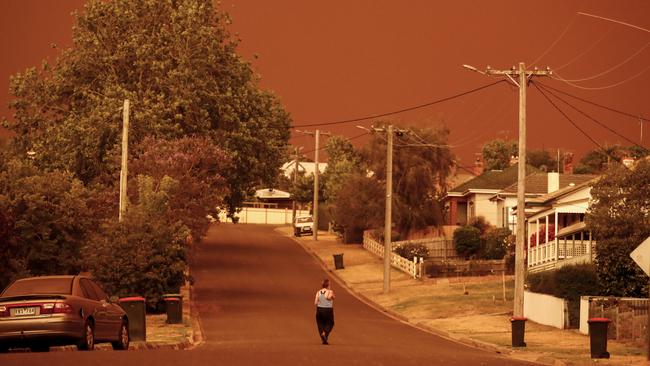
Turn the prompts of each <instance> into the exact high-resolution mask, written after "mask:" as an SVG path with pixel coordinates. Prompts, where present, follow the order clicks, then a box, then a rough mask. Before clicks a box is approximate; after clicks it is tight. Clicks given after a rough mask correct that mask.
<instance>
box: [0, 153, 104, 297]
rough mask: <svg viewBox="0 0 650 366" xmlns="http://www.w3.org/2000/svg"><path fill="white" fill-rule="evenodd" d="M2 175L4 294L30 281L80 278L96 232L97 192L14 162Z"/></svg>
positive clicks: (0, 273)
mask: <svg viewBox="0 0 650 366" xmlns="http://www.w3.org/2000/svg"><path fill="white" fill-rule="evenodd" d="M3 166H4V169H3V170H1V171H0V212H1V214H0V288H3V287H4V286H6V285H7V284H8V283H9V282H10V281H12V280H14V279H16V278H19V277H27V276H41V275H55V274H77V273H79V270H80V268H81V265H82V261H81V260H80V253H81V247H82V245H83V244H84V243H85V242H86V241H87V240H88V235H89V233H91V232H92V231H93V229H94V228H95V227H96V223H97V211H96V210H93V209H91V206H90V205H91V202H92V201H93V199H94V197H95V196H94V192H93V191H92V190H89V189H87V188H86V187H84V186H83V184H82V183H81V181H79V180H78V179H75V178H74V177H73V176H72V174H71V173H69V172H63V171H56V170H54V171H47V172H45V171H41V170H38V169H37V168H36V167H35V166H34V165H33V164H32V163H31V162H24V161H19V160H10V161H8V162H6V163H5V164H3Z"/></svg>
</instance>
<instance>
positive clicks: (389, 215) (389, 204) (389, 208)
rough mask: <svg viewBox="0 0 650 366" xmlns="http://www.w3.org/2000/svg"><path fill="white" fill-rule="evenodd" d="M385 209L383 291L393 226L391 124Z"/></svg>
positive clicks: (387, 284)
mask: <svg viewBox="0 0 650 366" xmlns="http://www.w3.org/2000/svg"><path fill="white" fill-rule="evenodd" d="M386 134H387V135H388V136H386V137H387V138H386V211H385V213H384V293H385V294H387V293H388V292H389V291H390V262H391V259H392V258H391V256H392V255H391V254H392V252H393V251H392V250H391V249H392V246H393V243H392V239H393V238H391V235H392V230H391V226H393V125H388V131H387V132H386Z"/></svg>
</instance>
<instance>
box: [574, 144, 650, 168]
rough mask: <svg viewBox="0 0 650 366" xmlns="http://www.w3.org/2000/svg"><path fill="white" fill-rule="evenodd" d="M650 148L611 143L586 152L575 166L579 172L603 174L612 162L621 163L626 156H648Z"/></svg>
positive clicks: (637, 157) (638, 157) (636, 157)
mask: <svg viewBox="0 0 650 366" xmlns="http://www.w3.org/2000/svg"><path fill="white" fill-rule="evenodd" d="M648 153H649V151H648V149H646V148H644V147H642V146H638V145H632V146H627V147H625V146H620V145H611V146H606V147H604V148H598V149H595V150H592V151H589V152H588V153H586V154H585V155H584V156H583V157H582V159H580V162H579V163H578V165H577V166H576V168H575V172H576V173H579V174H601V173H604V172H605V171H606V170H607V168H608V167H609V166H610V165H611V164H619V163H620V162H621V159H622V158H624V157H631V158H634V159H640V158H643V157H645V156H647V155H648Z"/></svg>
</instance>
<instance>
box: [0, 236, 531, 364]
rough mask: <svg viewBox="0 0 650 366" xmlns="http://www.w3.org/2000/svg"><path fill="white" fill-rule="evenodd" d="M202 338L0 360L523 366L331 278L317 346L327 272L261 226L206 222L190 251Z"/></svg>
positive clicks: (0, 359) (1, 361)
mask: <svg viewBox="0 0 650 366" xmlns="http://www.w3.org/2000/svg"><path fill="white" fill-rule="evenodd" d="M192 275H193V276H194V277H195V286H194V289H195V295H196V300H197V308H198V309H199V315H200V319H201V324H202V329H203V337H204V339H205V343H203V344H202V345H200V346H198V347H196V348H195V349H193V350H191V351H167V350H159V351H129V352H114V351H105V352H100V351H96V352H59V353H57V352H51V353H43V354H37V353H35V354H30V353H23V354H7V355H0V365H2V366H5V365H7V366H8V365H48V366H51V365H75V364H93V365H104V364H117V365H120V366H128V365H134V366H135V365H138V366H143V365H147V366H157V365H214V364H223V365H332V364H337V365H364V366H365V365H417V366H421V365H524V364H527V363H524V362H520V361H515V360H512V359H509V358H507V357H504V356H502V355H499V354H496V353H494V352H488V351H484V350H479V349H475V348H471V347H468V346H465V345H462V344H458V343H455V342H452V341H449V340H446V339H443V338H441V337H438V336H436V335H432V334H430V333H427V332H424V331H421V330H419V329H416V328H414V327H412V326H410V325H408V324H404V323H403V322H400V321H398V320H395V319H393V318H391V317H389V316H387V315H385V314H383V313H382V312H379V311H377V310H375V309H374V308H372V307H370V306H368V305H366V304H365V303H363V302H361V301H360V300H358V299H357V298H356V297H354V296H353V295H352V294H350V293H348V292H347V291H346V290H345V289H343V288H341V287H340V286H339V285H338V284H337V283H336V282H334V284H333V289H334V290H335V291H336V300H335V302H334V304H335V305H334V312H335V322H336V324H335V326H334V330H333V332H332V335H331V336H330V345H329V346H324V345H322V344H321V342H320V338H319V336H318V332H317V330H316V323H315V307H314V305H313V300H314V295H315V293H316V291H317V290H318V289H319V287H320V283H321V281H322V279H323V278H325V277H326V276H327V273H326V272H325V271H324V270H323V269H322V268H321V266H320V265H319V263H318V262H317V260H316V259H315V258H313V257H312V256H311V255H310V254H308V253H306V252H305V251H304V250H303V248H302V247H301V246H300V245H299V244H298V243H296V242H295V241H293V240H292V239H291V238H287V237H284V236H282V235H280V234H278V233H276V232H275V231H274V230H273V228H272V227H270V226H254V225H239V224H238V225H231V224H223V225H215V226H213V227H212V228H211V229H210V231H209V233H208V236H207V237H206V239H205V240H204V242H203V243H201V244H200V245H199V246H198V248H197V249H196V251H195V256H194V260H193V265H192Z"/></svg>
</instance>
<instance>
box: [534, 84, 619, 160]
mask: <svg viewBox="0 0 650 366" xmlns="http://www.w3.org/2000/svg"><path fill="white" fill-rule="evenodd" d="M532 84H533V85H534V86H535V88H537V90H539V92H540V93H541V94H542V95H543V96H544V98H546V100H547V101H548V102H549V103H551V105H552V106H553V107H555V109H556V110H557V111H558V112H560V114H561V115H562V116H564V118H566V120H567V121H569V123H571V124H572V125H573V127H575V128H576V129H577V130H578V131H580V133H582V134H583V135H585V137H587V138H588V139H589V140H590V141H591V142H593V143H594V145H596V146H597V147H599V148H600V149H601V150H602V151H603V152H604V153H605V155H607V156H609V157H611V158H612V159H614V160H615V161H616V162H618V163H621V165H623V163H622V162H621V160H620V159H619V158H618V157H617V156H614V155H613V154H611V153H610V152H609V151H607V150H606V149H605V148H604V147H603V146H602V145H600V144H599V143H598V141H596V140H594V138H593V137H591V136H589V134H588V133H587V132H586V131H584V130H583V129H582V128H580V126H578V124H576V123H575V122H574V121H573V120H572V119H571V117H569V116H568V115H567V114H566V113H565V112H564V111H563V110H562V109H561V108H560V107H558V106H557V104H555V103H553V101H552V100H551V98H549V97H548V95H546V93H544V90H542V88H540V87H539V86H538V85H537V83H535V82H533V83H532ZM623 166H625V165H623ZM626 168H627V167H626Z"/></svg>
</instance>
